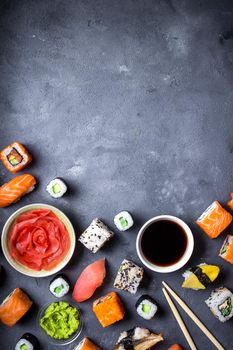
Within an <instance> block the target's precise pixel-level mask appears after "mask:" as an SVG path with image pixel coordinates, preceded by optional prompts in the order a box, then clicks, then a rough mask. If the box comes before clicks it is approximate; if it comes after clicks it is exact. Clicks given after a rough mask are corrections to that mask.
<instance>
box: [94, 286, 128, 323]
mask: <svg viewBox="0 0 233 350" xmlns="http://www.w3.org/2000/svg"><path fill="white" fill-rule="evenodd" d="M93 311H94V313H95V315H96V317H97V319H98V321H99V322H100V324H101V325H102V327H108V326H110V325H111V324H113V323H115V322H118V321H120V320H122V319H123V318H124V315H125V308H124V306H123V304H122V301H121V299H120V298H119V296H118V295H117V293H115V292H111V293H109V294H107V295H106V296H104V297H102V298H99V299H97V300H95V301H94V303H93Z"/></svg>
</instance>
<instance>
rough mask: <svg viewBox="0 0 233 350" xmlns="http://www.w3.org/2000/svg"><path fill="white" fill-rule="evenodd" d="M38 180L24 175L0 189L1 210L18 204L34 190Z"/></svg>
mask: <svg viewBox="0 0 233 350" xmlns="http://www.w3.org/2000/svg"><path fill="white" fill-rule="evenodd" d="M35 184H36V179H35V178H34V176H32V175H29V174H24V175H20V176H16V177H15V178H14V179H13V180H11V181H9V182H7V183H6V184H5V185H3V186H2V187H0V208H4V207H7V206H8V205H10V204H12V203H14V202H16V201H17V200H19V199H20V198H21V197H22V196H24V195H25V194H26V193H29V192H31V191H33V190H34V187H35Z"/></svg>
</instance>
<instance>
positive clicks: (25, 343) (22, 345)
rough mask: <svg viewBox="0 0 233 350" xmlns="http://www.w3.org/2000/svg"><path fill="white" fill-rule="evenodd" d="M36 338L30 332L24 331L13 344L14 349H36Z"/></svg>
mask: <svg viewBox="0 0 233 350" xmlns="http://www.w3.org/2000/svg"><path fill="white" fill-rule="evenodd" d="M38 344H39V343H38V340H37V338H36V337H35V336H34V335H33V334H31V333H25V334H24V335H23V336H22V337H21V338H20V339H19V340H18V342H17V344H16V345H15V350H35V349H38Z"/></svg>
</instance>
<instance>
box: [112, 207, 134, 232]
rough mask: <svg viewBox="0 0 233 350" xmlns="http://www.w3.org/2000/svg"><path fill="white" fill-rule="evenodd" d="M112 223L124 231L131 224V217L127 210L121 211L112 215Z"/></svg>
mask: <svg viewBox="0 0 233 350" xmlns="http://www.w3.org/2000/svg"><path fill="white" fill-rule="evenodd" d="M114 224H115V225H116V227H117V228H118V230H120V231H126V230H128V229H129V228H130V227H132V226H133V224H134V222H133V218H132V216H131V215H130V213H129V212H128V211H121V212H120V213H119V214H117V215H116V216H115V217H114Z"/></svg>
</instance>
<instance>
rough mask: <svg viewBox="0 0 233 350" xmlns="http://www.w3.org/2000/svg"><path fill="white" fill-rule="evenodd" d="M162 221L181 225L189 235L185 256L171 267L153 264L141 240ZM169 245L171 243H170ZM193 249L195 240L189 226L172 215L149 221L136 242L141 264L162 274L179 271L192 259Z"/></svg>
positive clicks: (157, 217)
mask: <svg viewBox="0 0 233 350" xmlns="http://www.w3.org/2000/svg"><path fill="white" fill-rule="evenodd" d="M161 220H170V221H172V222H175V223H177V224H178V225H180V226H181V227H182V228H183V230H184V231H185V233H186V235H187V247H186V250H185V253H184V255H183V256H182V257H181V259H180V260H179V261H178V262H177V263H175V264H173V265H169V266H159V265H155V264H152V263H151V262H150V261H149V260H148V259H146V257H145V256H144V254H143V252H142V248H141V239H142V236H143V233H144V232H145V230H146V229H147V227H148V226H150V225H151V224H153V223H154V222H156V221H161ZM168 244H169V242H168ZM193 248H194V239H193V234H192V231H191V230H190V228H189V226H188V225H187V224H186V223H185V222H184V221H183V220H181V219H179V218H177V217H176V216H171V215H160V216H155V217H154V218H152V219H150V220H148V221H147V222H146V223H145V224H144V225H143V226H142V228H141V229H140V231H139V233H138V236H137V241H136V249H137V254H138V256H139V258H140V260H141V262H142V263H143V264H144V265H145V266H146V267H148V268H149V269H150V270H152V271H155V272H160V273H168V272H173V271H177V270H179V269H180V268H181V267H183V266H184V265H185V264H186V263H187V262H188V261H189V259H190V258H191V255H192V253H193Z"/></svg>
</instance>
